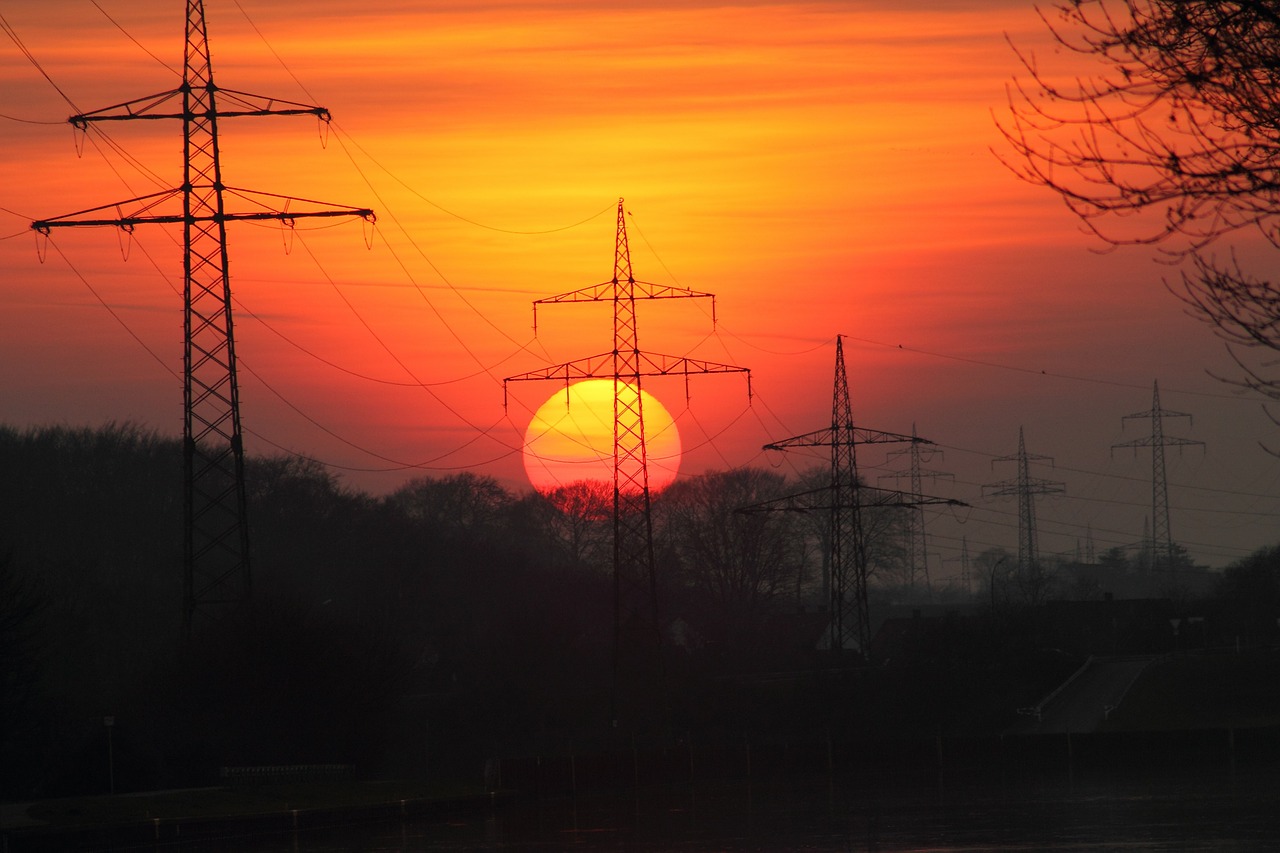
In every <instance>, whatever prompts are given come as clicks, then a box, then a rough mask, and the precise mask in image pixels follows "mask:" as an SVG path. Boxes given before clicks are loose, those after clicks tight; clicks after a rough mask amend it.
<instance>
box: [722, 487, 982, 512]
mask: <svg viewBox="0 0 1280 853" xmlns="http://www.w3.org/2000/svg"><path fill="white" fill-rule="evenodd" d="M838 491H839V489H838V488H837V487H835V486H819V487H818V488H816V489H808V490H807V491H803V492H796V493H795V494H791V495H784V496H783V497H780V498H773V499H772V500H767V501H761V502H760V503H757V504H748V505H747V506H740V507H738V508H737V509H736V510H734V512H738V513H744V514H749V513H756V512H810V511H812V510H829V509H833V508H836V507H843V508H850V507H851V506H857V507H858V508H860V509H865V508H867V507H884V506H901V507H916V506H968V504H966V503H965V502H964V501H958V500H953V499H952V498H939V497H934V496H932V495H910V494H907V493H905V492H895V491H886V490H882V489H859V490H858V495H859V497H860V498H862V497H864V496H866V499H865V500H859V501H858V502H857V503H856V504H853V505H850V504H848V503H842V502H840V501H839V500H837V497H838V495H836V497H833V495H835V494H836V493H837V492H838Z"/></svg>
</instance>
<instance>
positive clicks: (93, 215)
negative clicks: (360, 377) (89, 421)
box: [31, 0, 373, 635]
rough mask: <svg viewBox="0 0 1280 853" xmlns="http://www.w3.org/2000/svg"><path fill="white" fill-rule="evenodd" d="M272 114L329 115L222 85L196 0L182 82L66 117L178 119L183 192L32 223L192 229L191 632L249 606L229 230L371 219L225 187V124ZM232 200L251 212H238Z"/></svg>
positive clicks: (186, 455)
mask: <svg viewBox="0 0 1280 853" xmlns="http://www.w3.org/2000/svg"><path fill="white" fill-rule="evenodd" d="M268 115H313V116H316V117H318V118H319V119H320V120H321V121H328V120H329V112H328V110H326V109H324V108H323V107H313V106H308V105H305V104H299V103H295V102H292V101H285V100H281V99H280V98H270V97H266V96H263V95H253V94H249V93H247V92H238V91H235V90H232V89H221V88H219V87H218V86H216V85H215V84H214V80H213V65H212V63H211V62H210V57H209V40H208V32H207V28H206V25H205V15H204V3H203V2H202V0H187V21H186V47H185V61H184V63H183V77H182V85H181V86H179V87H178V88H176V89H172V90H170V91H167V92H161V93H159V94H155V95H148V96H145V97H142V98H137V99H135V100H132V101H126V102H124V103H120V104H116V105H114V106H110V107H105V108H103V109H100V110H96V111H94V112H88V113H82V114H79V115H74V116H71V118H70V119H69V121H70V122H71V124H72V125H74V126H75V127H76V128H77V129H79V130H81V131H83V132H88V130H89V127H90V125H91V124H95V123H98V122H107V121H129V120H139V119H177V120H179V121H181V122H182V138H183V155H184V165H183V180H182V185H181V186H180V187H178V188H176V189H171V190H165V191H162V192H158V193H152V194H150V195H146V196H141V197H138V198H132V199H128V200H125V201H121V202H115V203H113V204H107V205H102V206H101V207H95V208H90V209H87V210H82V211H79V212H77V213H72V214H67V215H65V216H60V217H55V218H52V219H44V220H38V221H36V222H33V223H32V224H31V227H32V228H33V229H35V230H36V231H37V232H39V233H41V234H43V235H46V236H47V235H48V234H49V232H50V231H51V230H52V229H53V228H62V227H73V226H106V225H109V226H116V227H119V228H122V229H124V230H126V231H131V230H132V229H133V228H134V226H136V225H141V224H152V223H181V224H182V226H183V241H182V242H183V279H184V283H183V341H184V343H183V359H182V363H183V391H182V396H183V412H184V414H183V421H182V443H183V459H184V462H183V488H184V497H183V525H184V535H183V555H184V556H183V563H184V577H183V626H184V631H185V632H186V633H187V634H188V635H190V633H191V630H192V628H193V627H194V626H195V622H196V621H197V619H198V618H200V617H201V616H202V615H209V616H213V615H216V612H217V611H219V610H221V609H222V608H224V607H225V606H227V605H230V604H234V603H239V602H243V601H246V600H247V599H248V598H249V594H250V590H251V586H252V573H251V571H250V559H249V527H248V523H247V520H246V492H245V484H244V442H243V439H242V433H241V428H240V394H239V385H238V382H237V378H236V350H235V336H234V334H233V328H232V316H231V286H230V280H229V278H228V263H227V233H226V224H227V222H230V221H233V220H243V219H250V220H276V221H279V222H281V223H283V224H284V225H285V226H288V227H291V226H292V224H293V222H294V220H296V219H302V218H307V217H333V216H359V217H362V218H364V219H366V220H372V219H373V211H372V210H369V209H367V208H354V207H345V206H329V205H321V204H319V203H317V202H311V201H307V200H304V199H294V198H289V197H287V196H281V195H274V194H269V193H258V192H253V191H249V190H242V189H235V188H233V187H228V186H226V185H225V184H224V183H223V180H222V165H221V162H220V158H219V153H218V119H220V118H231V117H238V116H268ZM227 195H232V196H234V197H236V198H238V199H239V200H241V201H242V202H245V203H247V204H248V205H250V206H252V208H253V209H251V210H247V211H244V212H229V211H228V210H227V208H226V204H225V199H226V196H227ZM179 201H180V203H181V207H180V209H178V207H179Z"/></svg>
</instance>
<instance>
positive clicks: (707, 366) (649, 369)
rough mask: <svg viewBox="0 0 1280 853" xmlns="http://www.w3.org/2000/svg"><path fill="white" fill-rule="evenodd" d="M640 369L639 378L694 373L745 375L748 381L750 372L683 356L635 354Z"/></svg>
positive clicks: (736, 367)
mask: <svg viewBox="0 0 1280 853" xmlns="http://www.w3.org/2000/svg"><path fill="white" fill-rule="evenodd" d="M636 356H637V357H638V359H639V362H640V364H641V365H642V369H641V372H640V375H641V376H681V375H690V374H695V373H745V374H747V377H748V381H750V376H751V370H750V368H746V367H738V366H736V365H733V364H717V363H716V362H714V361H700V360H698V359H696V358H686V357H685V356H676V355H662V354H660V353H648V352H640V353H636Z"/></svg>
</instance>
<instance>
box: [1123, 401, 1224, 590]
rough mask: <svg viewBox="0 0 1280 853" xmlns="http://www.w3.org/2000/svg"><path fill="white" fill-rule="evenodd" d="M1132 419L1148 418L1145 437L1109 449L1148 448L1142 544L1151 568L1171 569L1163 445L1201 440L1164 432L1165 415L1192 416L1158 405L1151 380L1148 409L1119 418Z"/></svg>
mask: <svg viewBox="0 0 1280 853" xmlns="http://www.w3.org/2000/svg"><path fill="white" fill-rule="evenodd" d="M1135 418H1147V419H1149V420H1150V421H1151V435H1150V436H1149V437H1147V438H1135V439H1133V440H1132V441H1123V442H1120V443H1119V444H1113V445H1111V452H1112V454H1113V455H1114V453H1115V449H1116V448H1117V447H1132V448H1133V453H1134V455H1135V456H1136V455H1137V454H1138V448H1139V447H1150V448H1151V535H1150V540H1148V538H1147V536H1146V535H1145V532H1144V535H1143V537H1142V539H1143V542H1144V543H1145V542H1147V541H1150V543H1151V568H1152V570H1153V571H1159V570H1162V569H1163V570H1168V571H1170V572H1172V571H1173V563H1174V559H1173V534H1172V532H1171V531H1170V529H1169V483H1168V481H1167V480H1166V479H1165V469H1164V449H1165V448H1166V447H1185V446H1187V445H1189V444H1198V445H1200V446H1201V447H1204V442H1203V441H1195V440H1193V439H1190V438H1177V437H1174V436H1171V435H1165V434H1164V419H1165V418H1186V419H1187V420H1188V421H1190V420H1191V415H1188V414H1187V413H1186V412H1171V411H1169V410H1168V409H1162V408H1160V383H1159V381H1153V382H1152V383H1151V409H1150V410H1149V411H1146V412H1135V413H1134V414H1132V415H1125V416H1124V417H1122V418H1121V419H1120V423H1121V426H1122V427H1123V425H1124V424H1125V423H1126V422H1128V421H1130V420H1133V419H1135Z"/></svg>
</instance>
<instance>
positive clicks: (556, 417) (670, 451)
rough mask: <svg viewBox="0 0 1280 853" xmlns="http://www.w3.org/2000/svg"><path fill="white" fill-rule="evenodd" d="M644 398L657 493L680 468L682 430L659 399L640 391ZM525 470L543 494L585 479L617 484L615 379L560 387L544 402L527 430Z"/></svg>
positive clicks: (652, 477) (651, 486)
mask: <svg viewBox="0 0 1280 853" xmlns="http://www.w3.org/2000/svg"><path fill="white" fill-rule="evenodd" d="M566 395H567V400H566ZM640 400H641V406H642V407H643V409H644V427H645V429H644V432H645V448H646V451H647V459H648V469H649V490H650V491H651V492H658V491H661V490H662V489H664V488H666V487H667V486H669V485H670V484H671V481H672V480H674V479H675V478H676V473H677V472H678V471H679V469H680V432H679V430H678V429H677V428H676V425H675V422H674V421H673V420H672V419H671V414H670V413H669V412H668V411H667V410H666V408H665V407H664V406H663V405H662V404H661V403H660V402H658V400H657V398H655V397H654V396H653V395H652V394H650V393H649V392H648V391H644V390H641V391H640ZM566 402H567V405H566ZM524 470H525V473H526V474H528V476H529V482H530V483H532V484H533V487H534V488H535V489H537V490H538V491H539V492H541V493H543V494H547V493H548V492H551V491H553V490H555V489H557V488H559V487H561V486H568V485H570V484H573V483H579V482H583V481H591V482H598V483H606V484H609V485H610V486H612V483H613V380H612V379H589V380H587V381H585V382H579V383H577V384H575V385H570V386H569V388H568V390H567V392H566V391H565V389H560V390H558V391H556V393H554V394H552V395H551V397H550V398H549V399H548V400H547V401H546V402H545V403H543V404H542V406H541V407H540V408H539V409H538V411H537V412H535V413H534V416H533V420H531V421H530V422H529V427H528V429H526V430H525V436H524Z"/></svg>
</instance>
